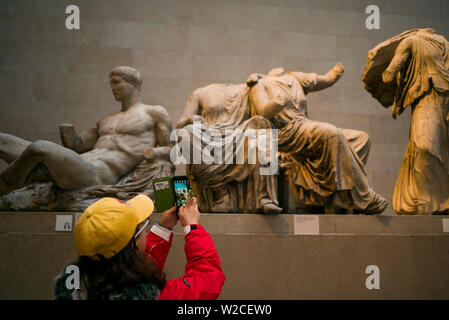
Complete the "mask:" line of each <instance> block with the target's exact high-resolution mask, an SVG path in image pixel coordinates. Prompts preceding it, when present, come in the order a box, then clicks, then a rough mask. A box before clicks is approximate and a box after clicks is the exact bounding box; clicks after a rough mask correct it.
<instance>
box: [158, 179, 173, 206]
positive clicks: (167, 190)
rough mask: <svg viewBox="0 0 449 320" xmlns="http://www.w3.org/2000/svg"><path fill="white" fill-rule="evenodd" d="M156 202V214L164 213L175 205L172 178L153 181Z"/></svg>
mask: <svg viewBox="0 0 449 320" xmlns="http://www.w3.org/2000/svg"><path fill="white" fill-rule="evenodd" d="M153 190H154V200H155V202H156V212H164V211H165V210H168V209H170V208H172V207H173V206H174V205H175V196H174V192H173V182H172V178H171V177H166V178H158V179H154V180H153Z"/></svg>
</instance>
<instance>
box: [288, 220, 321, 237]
mask: <svg viewBox="0 0 449 320" xmlns="http://www.w3.org/2000/svg"><path fill="white" fill-rule="evenodd" d="M294 232H295V234H301V235H307V234H308V235H311V234H320V217H319V216H317V215H295V224H294Z"/></svg>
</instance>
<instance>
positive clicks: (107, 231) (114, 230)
mask: <svg viewBox="0 0 449 320" xmlns="http://www.w3.org/2000/svg"><path fill="white" fill-rule="evenodd" d="M153 209H154V205H153V202H152V200H151V199H150V198H148V197H147V196H144V195H138V196H136V197H134V198H133V199H131V200H129V201H128V202H123V201H121V200H118V199H115V198H103V199H100V200H98V201H97V202H95V203H94V204H92V205H91V206H89V207H88V208H87V209H86V210H85V211H84V213H83V214H82V215H81V217H80V219H79V220H78V222H77V224H76V226H75V247H76V249H77V251H78V254H79V259H78V261H77V262H76V263H73V264H72V265H75V266H77V267H78V268H79V271H80V281H79V283H80V285H79V288H77V289H68V288H67V287H70V286H67V284H66V282H67V280H68V277H69V276H70V275H69V274H66V273H65V272H64V271H63V273H62V274H61V275H60V276H59V277H58V278H57V279H56V286H55V290H54V297H53V298H54V299H68V300H85V299H89V300H97V299H101V300H117V299H126V300H128V299H132V300H154V299H160V300H175V299H184V300H195V299H201V300H202V299H217V298H218V296H219V295H220V292H221V288H222V286H223V284H224V280H225V275H224V273H223V271H222V269H221V263H220V258H219V257H218V254H217V251H216V249H215V246H214V243H213V241H212V238H211V237H210V235H209V233H207V232H206V230H205V229H204V228H203V227H202V226H201V225H199V224H198V222H199V219H200V213H199V211H198V204H197V200H196V198H189V200H188V201H187V203H186V205H185V206H182V207H180V208H179V210H178V216H179V219H178V217H177V215H176V207H173V208H172V209H169V210H167V211H165V212H163V213H162V216H161V218H160V221H158V222H157V223H156V224H155V225H153V227H152V228H151V232H150V233H149V234H148V235H147V234H146V232H145V230H146V227H147V225H148V223H149V220H148V218H149V216H150V215H151V213H152V212H153ZM178 220H179V221H180V222H181V225H182V226H183V228H184V234H185V252H186V258H187V264H186V267H185V274H184V276H183V277H182V278H179V279H173V280H169V281H167V280H166V279H165V274H164V273H163V268H164V264H165V260H166V258H167V255H168V252H169V250H170V247H171V244H172V241H173V228H174V227H175V225H176V224H177V223H178ZM64 270H65V269H64Z"/></svg>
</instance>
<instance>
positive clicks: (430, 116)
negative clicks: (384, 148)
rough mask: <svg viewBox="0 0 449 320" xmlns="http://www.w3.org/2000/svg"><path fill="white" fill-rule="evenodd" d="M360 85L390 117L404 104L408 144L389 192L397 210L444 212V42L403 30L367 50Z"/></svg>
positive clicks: (447, 183) (448, 65)
mask: <svg viewBox="0 0 449 320" xmlns="http://www.w3.org/2000/svg"><path fill="white" fill-rule="evenodd" d="M362 81H363V85H364V87H365V89H366V90H367V91H369V92H370V93H371V94H372V96H373V97H374V98H375V99H377V100H378V101H379V102H380V103H381V104H382V106H384V107H386V108H388V107H390V106H392V114H393V118H395V119H396V117H397V116H398V115H400V114H402V112H403V111H404V110H405V109H406V108H408V107H410V108H411V111H412V112H411V124H410V134H409V143H408V146H407V150H406V152H405V155H404V159H403V161H402V166H401V168H400V170H399V175H398V178H397V181H396V186H395V189H394V193H393V208H394V210H395V211H396V212H397V213H398V214H412V215H413V214H418V215H424V214H432V213H434V214H435V213H446V214H447V213H448V211H449V166H448V164H449V126H448V125H449V123H448V120H449V42H448V41H447V40H446V39H445V38H444V37H443V36H441V35H438V34H436V33H435V31H434V30H433V29H412V30H407V31H405V32H403V33H401V34H399V35H397V36H395V37H393V38H391V39H388V40H386V41H384V42H382V43H380V44H379V45H377V46H376V47H375V48H373V49H372V50H371V51H369V53H368V58H367V61H366V65H365V69H364V72H363V75H362Z"/></svg>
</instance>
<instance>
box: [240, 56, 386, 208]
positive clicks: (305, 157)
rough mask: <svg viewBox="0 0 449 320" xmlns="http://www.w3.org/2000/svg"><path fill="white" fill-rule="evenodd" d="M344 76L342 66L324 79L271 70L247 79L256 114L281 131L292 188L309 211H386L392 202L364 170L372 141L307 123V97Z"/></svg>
mask: <svg viewBox="0 0 449 320" xmlns="http://www.w3.org/2000/svg"><path fill="white" fill-rule="evenodd" d="M342 74H343V67H342V65H341V64H337V65H336V66H335V67H334V68H333V69H332V70H330V71H329V72H328V73H327V74H325V75H318V74H316V73H303V72H285V71H284V69H283V68H276V69H273V70H271V71H270V72H269V73H268V74H267V75H261V74H253V75H251V76H250V77H249V78H248V81H247V84H248V86H249V87H250V88H251V89H250V103H251V106H252V109H253V113H254V114H257V115H262V116H263V117H265V118H266V119H269V120H270V121H271V122H272V123H273V125H274V127H275V128H277V129H279V140H278V146H279V152H280V153H281V155H282V161H284V164H286V166H287V171H286V175H287V176H288V180H289V184H290V187H291V188H292V189H293V191H294V194H295V195H296V196H297V197H298V198H299V200H300V201H302V202H303V203H304V204H306V205H325V206H328V205H334V206H337V207H341V208H345V209H355V210H358V211H361V212H363V213H366V214H377V213H381V212H382V211H383V210H385V208H386V206H387V202H386V201H385V199H384V198H383V197H382V196H380V195H379V194H377V193H376V192H375V191H374V190H373V188H372V187H371V186H370V184H369V182H368V179H367V177H366V172H365V166H364V164H365V163H366V161H367V158H368V153H369V149H370V142H369V137H368V135H367V134H366V133H365V132H362V131H358V130H349V129H340V128H337V127H335V126H334V125H332V124H329V123H324V122H319V121H314V120H310V119H308V115H307V100H306V95H307V94H308V93H310V92H313V91H319V90H322V89H325V88H327V87H330V86H331V85H333V84H334V83H335V82H336V81H337V80H338V79H339V78H340V77H341V76H342Z"/></svg>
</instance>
